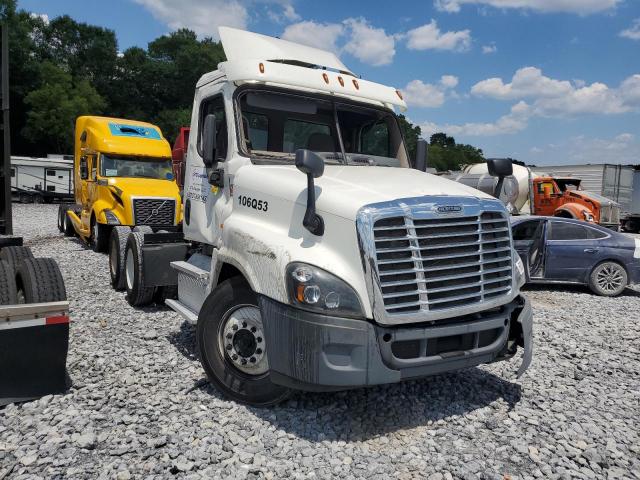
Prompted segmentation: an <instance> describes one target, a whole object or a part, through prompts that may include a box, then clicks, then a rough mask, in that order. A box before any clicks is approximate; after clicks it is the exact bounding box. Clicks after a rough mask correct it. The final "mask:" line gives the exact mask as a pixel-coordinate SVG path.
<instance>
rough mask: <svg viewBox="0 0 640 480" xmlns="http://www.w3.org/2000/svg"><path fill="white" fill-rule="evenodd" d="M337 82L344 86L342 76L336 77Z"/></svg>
mask: <svg viewBox="0 0 640 480" xmlns="http://www.w3.org/2000/svg"><path fill="white" fill-rule="evenodd" d="M338 83H340V86H341V87H344V80H343V79H342V77H338Z"/></svg>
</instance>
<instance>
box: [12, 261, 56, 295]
mask: <svg viewBox="0 0 640 480" xmlns="http://www.w3.org/2000/svg"><path fill="white" fill-rule="evenodd" d="M16 277H17V284H18V290H19V292H20V293H22V296H23V297H24V303H41V302H59V301H62V300H66V299H67V291H66V289H65V287H64V279H63V278H62V274H61V273H60V268H58V264H57V263H56V261H55V260H54V259H53V258H27V259H25V260H23V261H22V263H21V264H20V267H19V268H18V271H17V275H16ZM19 296H20V295H19Z"/></svg>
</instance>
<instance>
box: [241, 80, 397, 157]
mask: <svg viewBox="0 0 640 480" xmlns="http://www.w3.org/2000/svg"><path fill="white" fill-rule="evenodd" d="M239 104H240V112H241V115H242V135H241V143H242V145H241V148H242V149H243V150H244V151H245V152H246V153H247V154H249V155H250V156H251V157H252V158H255V159H261V160H272V161H278V162H286V163H289V162H292V161H293V160H294V159H295V152H296V150H298V149H301V148H305V149H309V150H313V151H314V152H316V153H319V154H320V155H321V156H322V157H323V158H324V160H325V162H327V163H334V164H345V163H346V164H350V165H381V166H388V167H409V161H408V159H407V154H406V150H405V147H404V143H403V140H402V135H401V133H400V128H399V126H398V122H397V120H396V117H395V116H394V115H393V113H391V112H389V111H386V110H379V109H376V108H372V107H363V106H353V105H348V104H341V103H337V102H331V101H327V100H323V99H318V98H312V97H303V96H298V95H291V94H286V93H274V92H265V91H249V92H247V93H244V94H242V95H241V96H240V99H239ZM343 152H344V155H343Z"/></svg>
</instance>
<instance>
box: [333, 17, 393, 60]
mask: <svg viewBox="0 0 640 480" xmlns="http://www.w3.org/2000/svg"><path fill="white" fill-rule="evenodd" d="M344 24H345V26H346V27H347V28H348V29H349V31H350V38H349V40H348V42H347V44H346V45H345V46H344V51H345V52H347V53H350V54H351V55H353V56H354V57H356V58H357V59H358V60H360V61H361V62H363V63H367V64H369V65H374V66H380V65H388V64H390V63H391V62H392V61H393V56H394V55H395V53H396V50H395V39H394V38H393V35H387V33H386V32H385V31H384V29H382V28H374V27H372V26H371V25H370V24H369V22H367V21H366V20H365V19H364V18H349V19H347V20H345V21H344Z"/></svg>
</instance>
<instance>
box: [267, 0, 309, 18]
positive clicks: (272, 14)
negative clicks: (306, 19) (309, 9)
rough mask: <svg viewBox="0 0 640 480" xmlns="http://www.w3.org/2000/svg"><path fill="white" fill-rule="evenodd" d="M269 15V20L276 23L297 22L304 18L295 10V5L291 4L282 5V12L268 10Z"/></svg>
mask: <svg viewBox="0 0 640 480" xmlns="http://www.w3.org/2000/svg"><path fill="white" fill-rule="evenodd" d="M267 15H269V18H270V19H271V20H272V21H273V22H275V23H287V22H297V21H298V20H300V19H301V18H302V17H300V15H298V12H296V10H295V9H294V8H293V5H290V4H285V5H282V11H281V12H277V11H274V10H271V9H269V10H267Z"/></svg>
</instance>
